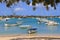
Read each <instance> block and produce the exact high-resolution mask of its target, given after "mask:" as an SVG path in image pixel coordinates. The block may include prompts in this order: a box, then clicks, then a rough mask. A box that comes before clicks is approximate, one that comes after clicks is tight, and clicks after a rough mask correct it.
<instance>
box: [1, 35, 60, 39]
mask: <svg viewBox="0 0 60 40" xmlns="http://www.w3.org/2000/svg"><path fill="white" fill-rule="evenodd" d="M18 38H21V39H30V38H37V39H38V38H39V39H50V38H51V39H52V38H53V39H60V35H43V34H42V35H36V34H27V35H25V34H24V35H7V36H6V35H5V36H0V40H11V39H18Z"/></svg>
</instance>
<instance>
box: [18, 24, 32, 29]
mask: <svg viewBox="0 0 60 40" xmlns="http://www.w3.org/2000/svg"><path fill="white" fill-rule="evenodd" d="M19 27H20V28H21V29H30V28H32V26H31V25H20V26H19Z"/></svg>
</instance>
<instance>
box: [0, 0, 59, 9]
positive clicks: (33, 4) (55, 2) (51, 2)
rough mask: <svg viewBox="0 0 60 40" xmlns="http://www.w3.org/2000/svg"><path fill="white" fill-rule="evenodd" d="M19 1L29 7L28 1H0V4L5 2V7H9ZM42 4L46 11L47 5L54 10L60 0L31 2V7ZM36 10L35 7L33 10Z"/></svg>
mask: <svg viewBox="0 0 60 40" xmlns="http://www.w3.org/2000/svg"><path fill="white" fill-rule="evenodd" d="M19 1H22V2H26V4H27V5H29V4H30V3H31V2H30V0H0V2H1V3H2V2H6V6H7V7H10V6H11V5H12V4H15V3H18V2H19ZM39 3H44V4H43V5H44V6H46V9H47V10H48V9H49V7H48V5H51V7H54V9H56V5H57V4H58V3H60V0H32V6H36V4H39ZM33 9H34V10H35V9H36V8H35V7H34V8H33Z"/></svg>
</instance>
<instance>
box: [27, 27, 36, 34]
mask: <svg viewBox="0 0 60 40" xmlns="http://www.w3.org/2000/svg"><path fill="white" fill-rule="evenodd" d="M36 32H37V28H31V29H29V30H28V34H33V33H36Z"/></svg>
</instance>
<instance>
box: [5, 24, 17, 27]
mask: <svg viewBox="0 0 60 40" xmlns="http://www.w3.org/2000/svg"><path fill="white" fill-rule="evenodd" d="M8 26H17V24H5V27H8Z"/></svg>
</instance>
